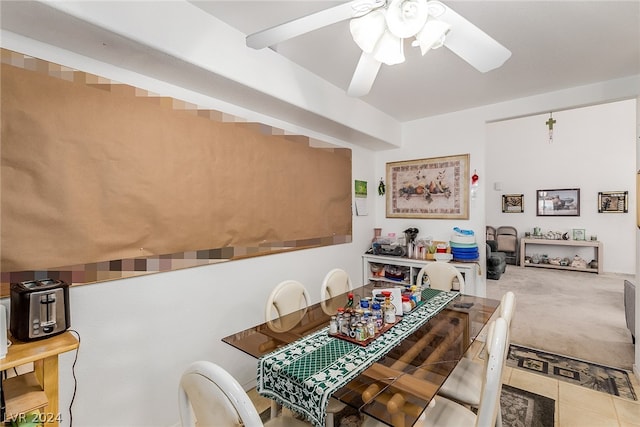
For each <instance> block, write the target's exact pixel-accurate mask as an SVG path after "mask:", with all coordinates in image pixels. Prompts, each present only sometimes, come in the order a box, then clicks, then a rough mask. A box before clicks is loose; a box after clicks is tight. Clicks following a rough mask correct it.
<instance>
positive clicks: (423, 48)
mask: <svg viewBox="0 0 640 427" xmlns="http://www.w3.org/2000/svg"><path fill="white" fill-rule="evenodd" d="M450 29H451V24H448V23H446V22H442V21H438V20H437V19H429V20H428V21H427V23H426V24H425V26H424V27H423V28H422V30H421V31H420V32H419V33H418V34H416V42H417V44H418V46H420V52H422V54H423V55H424V54H425V53H427V52H428V51H429V49H437V48H439V47H442V45H444V42H445V37H446V35H447V33H448V32H449V30H450ZM412 45H414V44H413V43H412Z"/></svg>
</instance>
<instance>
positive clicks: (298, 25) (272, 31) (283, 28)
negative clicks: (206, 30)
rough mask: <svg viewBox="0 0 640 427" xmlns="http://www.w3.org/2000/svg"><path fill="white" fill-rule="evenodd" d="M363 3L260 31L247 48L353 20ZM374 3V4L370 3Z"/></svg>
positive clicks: (320, 12)
mask: <svg viewBox="0 0 640 427" xmlns="http://www.w3.org/2000/svg"><path fill="white" fill-rule="evenodd" d="M359 3H362V2H361V1H357V0H356V1H350V2H347V3H343V4H339V5H338V6H334V7H330V8H328V9H324V10H321V11H319V12H316V13H312V14H311V15H307V16H303V17H302V18H298V19H294V20H292V21H289V22H285V23H284V24H280V25H276V26H274V27H271V28H267V29H266V30H262V31H258V32H257V33H253V34H250V35H248V36H247V46H249V47H252V48H254V49H263V48H265V47H269V46H273V45H275V44H278V43H280V42H282V41H284V40H288V39H291V38H294V37H296V36H299V35H300V34H305V33H308V32H310V31H313V30H317V29H318V28H322V27H326V26H327V25H331V24H335V23H336V22H340V21H344V20H346V19H351V18H353V17H354V16H356V15H358V14H359V13H358V11H357V4H359ZM370 3H374V2H370Z"/></svg>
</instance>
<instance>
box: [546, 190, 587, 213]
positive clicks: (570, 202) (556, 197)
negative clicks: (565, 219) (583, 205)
mask: <svg viewBox="0 0 640 427" xmlns="http://www.w3.org/2000/svg"><path fill="white" fill-rule="evenodd" d="M536 202H537V207H536V215H537V216H580V189H579V188H567V189H562V190H538V191H537V192H536Z"/></svg>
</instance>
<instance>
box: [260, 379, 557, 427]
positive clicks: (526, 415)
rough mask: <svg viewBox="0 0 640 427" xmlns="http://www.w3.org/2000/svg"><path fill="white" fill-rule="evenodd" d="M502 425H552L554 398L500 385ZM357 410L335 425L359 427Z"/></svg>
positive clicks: (339, 418) (340, 417)
mask: <svg viewBox="0 0 640 427" xmlns="http://www.w3.org/2000/svg"><path fill="white" fill-rule="evenodd" d="M500 405H501V408H502V425H503V427H553V419H554V413H555V400H553V399H550V398H548V397H545V396H540V395H538V394H535V393H531V392H528V391H525V390H520V389H519V388H515V387H511V386H509V385H506V384H505V385H503V386H502V395H501V396H500ZM270 414H271V409H270V408H268V409H266V410H265V411H264V412H262V413H261V414H260V417H261V418H262V420H263V422H266V421H267V420H268V419H269V416H270ZM361 424H362V419H361V418H360V416H359V415H358V411H357V410H355V409H353V408H349V407H347V408H345V409H344V410H342V411H341V412H339V413H337V414H336V415H335V418H334V425H335V426H336V427H360V425H361Z"/></svg>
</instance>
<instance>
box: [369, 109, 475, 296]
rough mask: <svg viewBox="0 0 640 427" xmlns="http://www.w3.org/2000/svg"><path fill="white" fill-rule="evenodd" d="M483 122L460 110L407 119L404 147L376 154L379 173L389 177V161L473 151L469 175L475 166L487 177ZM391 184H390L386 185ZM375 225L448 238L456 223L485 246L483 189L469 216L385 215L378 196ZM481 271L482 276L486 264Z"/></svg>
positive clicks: (420, 235)
mask: <svg viewBox="0 0 640 427" xmlns="http://www.w3.org/2000/svg"><path fill="white" fill-rule="evenodd" d="M482 135H484V122H483V121H482V120H479V119H478V118H477V117H476V116H475V115H474V114H473V113H471V114H470V113H469V112H461V113H454V114H448V115H445V116H438V117H435V118H432V119H424V120H418V121H414V122H410V123H407V124H406V125H405V126H404V127H403V142H402V148H400V149H394V150H389V151H384V152H380V153H378V154H377V155H376V163H375V170H376V176H377V177H384V178H385V181H386V163H387V162H394V161H401V160H412V159H422V158H429V157H439V156H449V155H456V154H467V153H468V154H470V175H473V171H474V169H476V170H477V173H478V175H479V176H480V182H482V181H483V179H484V176H483V174H484V172H483V170H484V167H483V163H484V147H483V144H482ZM387 187H388V186H387ZM375 212H376V226H378V227H382V233H383V235H386V234H387V233H389V232H395V233H396V234H399V233H402V231H403V230H406V229H407V228H409V227H416V228H418V230H419V231H420V233H419V237H426V236H431V237H433V238H434V239H435V240H444V241H449V240H450V237H451V233H452V232H453V228H454V227H460V228H463V229H471V230H474V231H475V232H476V237H477V239H476V240H477V241H478V243H479V245H480V247H481V248H484V232H481V231H482V230H484V191H478V193H477V196H476V198H475V200H471V201H470V203H469V219H468V220H448V219H411V218H407V219H404V218H386V208H385V198H384V197H377V198H376V209H375ZM480 253H481V256H482V257H481V261H480V265H481V266H483V265H484V262H483V261H482V259H484V251H483V250H481V251H480ZM480 271H481V272H482V274H483V276H484V275H485V273H484V268H483V267H481V268H480ZM476 283H477V286H476V292H475V293H476V294H477V295H480V296H483V295H485V294H486V290H485V285H484V278H483V277H478V278H476Z"/></svg>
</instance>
